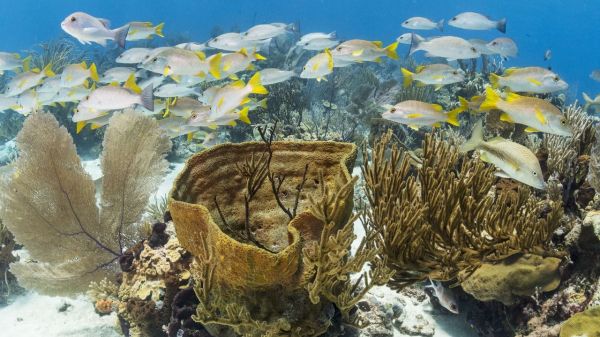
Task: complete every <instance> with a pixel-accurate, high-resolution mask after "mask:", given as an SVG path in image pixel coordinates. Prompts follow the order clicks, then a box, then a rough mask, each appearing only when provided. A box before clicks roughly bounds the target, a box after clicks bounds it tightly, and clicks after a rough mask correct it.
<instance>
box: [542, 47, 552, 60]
mask: <svg viewBox="0 0 600 337" xmlns="http://www.w3.org/2000/svg"><path fill="white" fill-rule="evenodd" d="M551 58H552V49H548V50H546V52H545V53H544V61H550V59H551Z"/></svg>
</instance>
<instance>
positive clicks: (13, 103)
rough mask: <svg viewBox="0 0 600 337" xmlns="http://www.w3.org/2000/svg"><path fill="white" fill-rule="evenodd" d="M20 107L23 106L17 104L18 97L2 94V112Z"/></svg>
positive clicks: (0, 97) (0, 98)
mask: <svg viewBox="0 0 600 337" xmlns="http://www.w3.org/2000/svg"><path fill="white" fill-rule="evenodd" d="M20 108H21V106H19V105H17V97H5V96H0V112H4V111H6V110H8V109H12V110H16V109H20Z"/></svg>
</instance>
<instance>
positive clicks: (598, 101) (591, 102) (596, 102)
mask: <svg viewBox="0 0 600 337" xmlns="http://www.w3.org/2000/svg"><path fill="white" fill-rule="evenodd" d="M583 100H584V101H585V105H584V106H583V110H587V109H588V108H589V107H591V106H594V107H596V106H600V95H596V97H595V98H594V99H591V98H590V96H588V94H586V93H585V92H584V93H583Z"/></svg>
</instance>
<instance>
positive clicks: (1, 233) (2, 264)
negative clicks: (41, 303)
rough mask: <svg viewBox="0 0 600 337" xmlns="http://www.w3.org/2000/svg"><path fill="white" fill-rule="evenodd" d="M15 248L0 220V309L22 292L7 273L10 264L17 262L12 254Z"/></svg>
mask: <svg viewBox="0 0 600 337" xmlns="http://www.w3.org/2000/svg"><path fill="white" fill-rule="evenodd" d="M16 247H17V243H16V242H15V238H14V236H13V235H12V233H11V232H9V231H8V228H6V226H5V225H4V223H2V220H0V307H1V306H3V305H5V304H7V303H8V299H9V297H10V296H11V295H14V294H18V293H20V292H21V290H22V288H21V287H19V286H18V285H17V279H16V278H15V276H14V275H13V274H12V273H11V272H10V271H9V266H10V264H11V263H13V262H17V261H18V258H17V257H16V256H15V255H14V254H13V251H14V250H15V249H16Z"/></svg>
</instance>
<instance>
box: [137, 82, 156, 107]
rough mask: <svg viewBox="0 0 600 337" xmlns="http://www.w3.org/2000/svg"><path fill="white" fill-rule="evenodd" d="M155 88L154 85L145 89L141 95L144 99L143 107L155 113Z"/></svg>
mask: <svg viewBox="0 0 600 337" xmlns="http://www.w3.org/2000/svg"><path fill="white" fill-rule="evenodd" d="M153 90H154V88H153V85H152V84H150V85H149V86H147V87H145V88H144V90H142V93H141V94H140V97H141V99H142V106H143V107H144V108H146V109H148V110H150V111H154V92H153Z"/></svg>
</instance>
